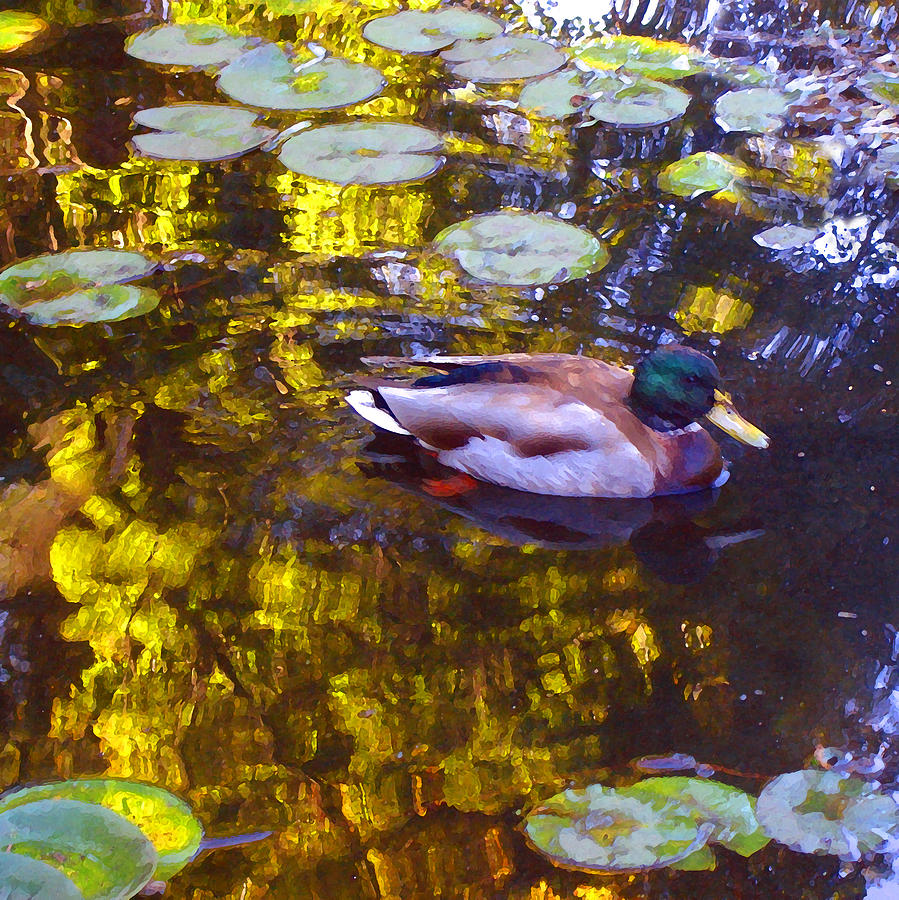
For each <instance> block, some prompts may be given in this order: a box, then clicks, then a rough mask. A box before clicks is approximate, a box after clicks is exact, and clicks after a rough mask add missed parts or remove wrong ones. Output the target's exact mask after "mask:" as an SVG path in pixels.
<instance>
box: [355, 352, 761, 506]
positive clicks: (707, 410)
mask: <svg viewBox="0 0 899 900" xmlns="http://www.w3.org/2000/svg"><path fill="white" fill-rule="evenodd" d="M363 363H364V364H366V365H368V366H381V367H385V368H388V369H394V368H412V367H427V368H429V369H432V370H435V372H434V374H428V375H424V376H420V377H412V376H408V375H407V376H405V377H401V378H394V377H389V376H380V377H371V376H369V377H365V376H363V377H360V378H358V379H357V384H358V387H357V388H355V389H354V390H351V391H350V392H349V394H348V395H347V397H346V401H347V403H348V405H349V406H350V407H351V408H352V409H353V410H354V411H355V412H356V413H357V414H358V415H360V416H361V417H362V418H363V419H366V420H367V421H368V422H370V423H371V424H372V425H374V426H376V428H378V429H381V430H383V431H387V432H392V433H393V434H397V435H402V436H404V437H406V438H408V439H409V440H411V441H414V442H416V443H417V444H418V445H419V446H420V447H421V448H422V449H423V450H425V451H427V452H429V453H431V454H433V455H434V456H435V457H436V460H437V462H439V463H440V464H441V465H442V466H445V467H447V468H449V469H453V470H455V472H457V473H461V474H462V475H463V476H466V477H467V478H468V479H473V480H474V481H475V482H477V481H482V482H488V483H490V484H495V485H499V486H501V487H506V488H511V489H513V490H518V491H525V492H528V493H532V494H544V495H549V496H557V497H605V498H632V499H636V498H649V497H657V496H665V495H669V494H685V493H692V492H695V491H701V490H706V489H710V488H717V487H720V486H721V485H722V484H723V483H724V482H725V481H726V480H727V478H728V476H729V470H728V466H727V463H726V462H725V460H724V457H723V456H722V453H721V448H720V447H719V445H718V443H717V441H716V440H715V439H714V438H713V437H712V435H711V434H710V433H709V432H708V431H707V430H706V429H705V428H704V427H703V425H702V424H700V420H703V421H704V422H705V423H711V424H712V425H714V426H715V427H717V428H719V429H721V430H722V431H724V432H725V433H726V434H728V435H730V436H731V437H734V438H735V439H737V440H739V441H741V442H742V443H745V444H748V445H749V446H752V447H756V448H758V449H765V448H767V447H768V446H769V443H770V439H769V438H768V436H767V435H766V434H765V433H764V432H762V431H761V430H760V429H758V428H757V427H756V426H755V425H752V424H751V423H750V422H748V421H747V420H746V419H744V418H743V417H742V416H741V415H740V414H739V413H738V412H737V411H736V409H735V408H734V405H733V402H732V401H731V398H730V397H729V395H728V394H726V393H725V392H723V391H722V390H721V389H720V387H719V385H720V381H721V376H720V374H719V371H718V367H717V365H716V364H715V362H714V361H713V360H712V359H710V358H709V357H708V356H706V355H705V354H703V353H700V352H699V351H698V350H694V349H692V348H690V347H684V346H681V345H666V346H662V347H659V348H657V349H655V350H653V351H652V352H650V353H648V354H646V355H645V356H643V357H641V358H640V359H639V361H638V362H637V363H636V365H635V366H634V367H633V369H629V368H625V367H623V366H617V365H612V364H610V363H607V362H604V361H602V360H599V359H596V358H593V357H589V356H580V355H571V354H564V353H504V354H497V355H494V356H446V355H439V354H438V355H431V356H420V357H368V358H364V359H363Z"/></svg>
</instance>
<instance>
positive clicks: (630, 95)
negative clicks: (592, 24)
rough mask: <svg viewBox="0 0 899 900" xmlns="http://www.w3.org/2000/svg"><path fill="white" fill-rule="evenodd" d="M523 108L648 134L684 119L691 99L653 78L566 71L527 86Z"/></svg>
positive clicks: (523, 96) (520, 100) (677, 89)
mask: <svg viewBox="0 0 899 900" xmlns="http://www.w3.org/2000/svg"><path fill="white" fill-rule="evenodd" d="M518 104H519V106H521V107H522V109H524V110H525V111H526V112H533V113H536V114H537V115H539V116H542V117H544V118H549V119H562V118H565V117H566V116H570V115H574V114H575V113H578V112H584V111H585V115H586V116H588V117H589V118H593V119H596V120H598V121H600V122H605V123H607V124H609V125H618V126H621V127H631V128H645V127H649V126H653V125H661V124H663V123H665V122H670V121H671V120H672V119H676V118H678V117H680V116H682V115H683V114H684V113H685V112H686V111H687V107H688V106H689V104H690V95H689V94H687V93H686V92H685V91H682V90H680V89H679V88H676V87H673V86H672V85H669V84H663V83H662V82H660V81H652V80H651V79H649V78H642V77H639V76H637V77H629V76H625V75H619V74H618V73H615V72H583V71H581V70H579V69H574V70H572V69H566V70H564V71H562V72H556V73H554V74H552V75H547V76H546V77H545V78H540V79H538V80H537V81H532V82H531V83H530V84H528V85H526V86H525V88H524V90H522V92H521V96H520V98H519V100H518Z"/></svg>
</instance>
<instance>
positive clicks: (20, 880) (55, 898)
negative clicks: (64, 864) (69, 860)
mask: <svg viewBox="0 0 899 900" xmlns="http://www.w3.org/2000/svg"><path fill="white" fill-rule="evenodd" d="M0 897H2V898H3V900H83V897H84V894H82V893H81V891H79V890H78V888H77V887H76V886H75V883H74V882H73V881H72V880H71V879H69V878H67V877H66V876H65V875H64V874H63V873H62V872H60V871H59V869H55V868H54V867H53V866H51V865H48V864H47V863H45V862H41V861H40V860H39V859H32V858H31V857H30V856H23V855H22V854H21V853H8V852H6V851H2V852H0Z"/></svg>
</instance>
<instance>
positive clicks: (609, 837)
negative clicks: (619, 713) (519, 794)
mask: <svg viewBox="0 0 899 900" xmlns="http://www.w3.org/2000/svg"><path fill="white" fill-rule="evenodd" d="M712 830H713V828H712V826H711V825H709V824H700V823H699V822H698V821H697V819H696V817H695V815H694V814H693V812H692V811H691V809H690V808H689V807H687V806H683V805H681V804H679V803H677V802H676V801H674V800H671V799H670V798H667V799H663V798H658V797H655V798H648V797H647V798H641V797H629V796H627V795H625V794H623V793H622V792H621V791H616V790H614V789H613V788H606V787H603V786H602V785H599V784H593V785H590V786H589V787H587V788H584V789H583V790H574V789H571V790H567V791H564V792H563V793H561V794H557V795H556V796H555V797H552V798H550V799H549V800H547V801H546V802H545V803H542V804H541V805H540V806H538V807H537V808H536V809H534V810H533V811H532V812H530V813H529V814H528V816H527V817H526V819H525V823H524V833H525V836H526V837H527V839H528V842H529V843H530V844H531V846H533V847H534V849H536V850H537V851H538V852H540V853H541V854H543V855H544V856H546V857H548V859H549V860H550V862H552V863H553V864H554V865H558V866H562V867H564V868H573V869H578V870H581V871H586V872H608V873H611V872H645V871H648V870H651V869H660V868H664V867H667V866H674V865H677V864H678V863H684V862H686V861H687V860H689V859H690V858H691V857H693V858H694V859H695V858H696V855H697V854H701V853H702V851H703V850H704V849H706V848H705V845H706V842H707V840H708V837H709V835H710V834H711V832H712ZM708 859H709V856H708V855H705V856H704V857H703V859H702V862H703V863H707V860H708ZM712 864H713V865H714V859H713V858H712ZM703 867H707V866H703ZM686 868H690V869H692V868H694V866H693V865H692V864H688V865H687V866H686Z"/></svg>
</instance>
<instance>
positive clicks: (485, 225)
mask: <svg viewBox="0 0 899 900" xmlns="http://www.w3.org/2000/svg"><path fill="white" fill-rule="evenodd" d="M433 247H434V250H436V251H437V252H438V253H440V254H442V255H443V256H449V257H452V258H453V259H455V260H456V261H457V262H458V263H459V265H460V266H461V267H462V268H463V269H464V270H465V271H466V272H467V273H468V274H469V275H471V276H472V277H473V278H477V279H478V280H480V281H484V282H487V283H489V284H501V285H510V286H517V287H524V286H533V285H538V284H556V283H559V282H563V281H570V280H572V279H574V278H583V277H584V276H586V275H590V274H592V273H593V272H597V271H598V270H599V269H601V268H602V267H603V266H604V265H605V264H606V263H607V262H608V261H609V253H608V251H607V250H606V248H605V247H604V246H603V244H602V243H601V242H600V240H599V239H598V238H597V237H595V236H594V235H593V234H591V233H590V232H589V231H587V230H586V229H584V228H578V227H577V226H575V225H570V224H568V223H567V222H562V221H560V220H559V219H555V218H553V217H552V216H549V215H545V214H541V213H532V212H525V211H524V210H520V209H507V210H501V211H499V212H494V213H485V214H483V215H479V216H473V217H472V218H470V219H466V220H465V221H464V222H458V223H457V224H455V225H451V226H450V227H449V228H445V229H444V230H443V231H441V232H440V234H438V235H437V237H436V238H435V239H434V243H433Z"/></svg>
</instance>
